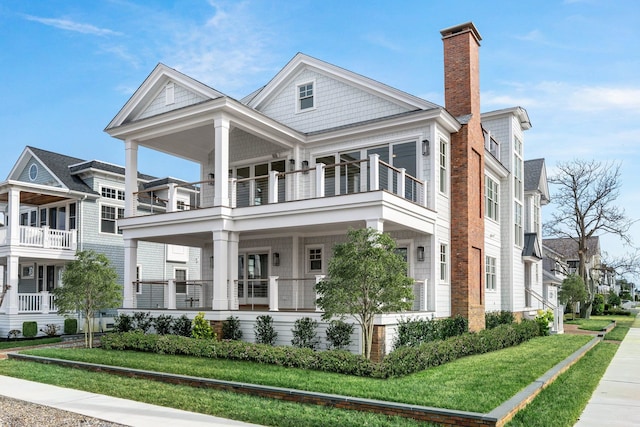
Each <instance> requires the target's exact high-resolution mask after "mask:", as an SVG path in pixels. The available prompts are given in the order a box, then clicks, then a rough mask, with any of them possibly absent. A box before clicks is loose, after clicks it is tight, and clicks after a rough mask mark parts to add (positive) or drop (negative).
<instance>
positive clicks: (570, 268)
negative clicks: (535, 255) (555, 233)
mask: <svg viewBox="0 0 640 427" xmlns="http://www.w3.org/2000/svg"><path fill="white" fill-rule="evenodd" d="M542 243H543V245H545V246H547V247H548V248H550V249H552V250H553V251H554V252H556V253H558V254H561V255H562V257H564V259H565V261H566V271H565V272H564V274H565V275H566V276H568V275H569V274H578V265H579V263H580V259H579V256H578V242H576V241H575V240H574V239H571V238H568V237H567V238H565V237H563V238H554V239H543V241H542ZM608 270H609V269H607V268H606V267H604V266H603V265H602V261H601V252H600V238H599V237H598V236H594V237H590V238H589V239H587V255H586V257H585V271H586V274H587V282H588V283H587V284H593V285H594V286H598V285H600V284H601V282H603V281H605V282H606V283H607V285H608V284H609V282H610V280H611V279H609V278H608V277H609V273H608Z"/></svg>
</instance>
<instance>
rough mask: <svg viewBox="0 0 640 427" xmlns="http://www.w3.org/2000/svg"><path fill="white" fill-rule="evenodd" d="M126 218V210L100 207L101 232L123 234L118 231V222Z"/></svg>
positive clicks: (105, 206)
mask: <svg viewBox="0 0 640 427" xmlns="http://www.w3.org/2000/svg"><path fill="white" fill-rule="evenodd" d="M120 218H124V208H119V207H117V206H109V205H102V206H101V207H100V232H101V233H111V234H122V231H121V230H119V229H118V220H119V219H120Z"/></svg>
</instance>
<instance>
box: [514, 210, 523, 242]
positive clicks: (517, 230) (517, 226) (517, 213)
mask: <svg viewBox="0 0 640 427" xmlns="http://www.w3.org/2000/svg"><path fill="white" fill-rule="evenodd" d="M513 232H514V234H515V235H514V243H515V244H516V246H522V244H523V240H524V233H523V230H522V205H521V204H520V203H518V202H513Z"/></svg>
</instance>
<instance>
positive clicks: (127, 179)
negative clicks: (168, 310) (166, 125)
mask: <svg viewBox="0 0 640 427" xmlns="http://www.w3.org/2000/svg"><path fill="white" fill-rule="evenodd" d="M137 191H138V143H137V142H135V141H133V140H131V139H127V140H126V141H125V142H124V192H125V197H124V216H125V217H127V218H128V217H132V216H135V215H136V200H137V197H136V196H134V195H133V193H135V192H137ZM134 266H135V264H134ZM133 277H135V275H134V276H133ZM127 308H132V307H127Z"/></svg>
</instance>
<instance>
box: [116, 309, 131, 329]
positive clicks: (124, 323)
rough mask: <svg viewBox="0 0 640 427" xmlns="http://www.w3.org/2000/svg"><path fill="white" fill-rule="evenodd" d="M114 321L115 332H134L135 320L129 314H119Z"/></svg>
mask: <svg viewBox="0 0 640 427" xmlns="http://www.w3.org/2000/svg"><path fill="white" fill-rule="evenodd" d="M113 320H114V323H113V331H114V332H129V331H132V330H133V318H132V317H131V316H129V315H128V314H126V313H121V314H118V315H117V316H116V317H115V318H114V319H113Z"/></svg>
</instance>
